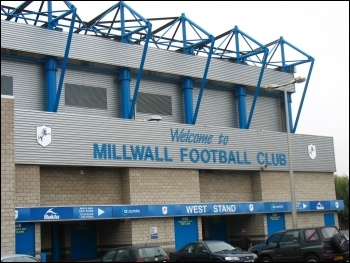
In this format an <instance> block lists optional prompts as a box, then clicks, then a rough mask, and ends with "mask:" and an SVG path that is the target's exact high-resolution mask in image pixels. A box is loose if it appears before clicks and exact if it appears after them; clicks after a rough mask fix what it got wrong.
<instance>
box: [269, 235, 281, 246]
mask: <svg viewBox="0 0 350 263" xmlns="http://www.w3.org/2000/svg"><path fill="white" fill-rule="evenodd" d="M281 238H282V234H281V233H276V234H273V235H272V236H270V237H269V238H268V239H267V242H266V243H267V244H269V245H271V244H277V243H278V242H279V241H280V240H281Z"/></svg>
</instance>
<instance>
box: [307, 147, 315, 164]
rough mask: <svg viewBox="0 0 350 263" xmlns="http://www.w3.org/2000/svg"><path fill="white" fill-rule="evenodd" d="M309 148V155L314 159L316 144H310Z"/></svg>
mask: <svg viewBox="0 0 350 263" xmlns="http://www.w3.org/2000/svg"><path fill="white" fill-rule="evenodd" d="M307 148H308V150H309V156H310V158H311V159H312V160H313V159H315V158H316V146H315V145H312V144H310V145H308V146H307Z"/></svg>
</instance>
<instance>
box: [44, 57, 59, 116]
mask: <svg viewBox="0 0 350 263" xmlns="http://www.w3.org/2000/svg"><path fill="white" fill-rule="evenodd" d="M45 72H46V74H45V78H46V111H47V112H53V111H54V108H55V102H56V72H57V59H56V58H54V57H48V58H46V60H45Z"/></svg>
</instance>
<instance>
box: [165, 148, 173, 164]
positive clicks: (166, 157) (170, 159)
mask: <svg viewBox="0 0 350 263" xmlns="http://www.w3.org/2000/svg"><path fill="white" fill-rule="evenodd" d="M164 158H165V161H166V162H172V161H173V158H170V157H169V156H168V147H164Z"/></svg>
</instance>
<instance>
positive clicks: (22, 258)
mask: <svg viewBox="0 0 350 263" xmlns="http://www.w3.org/2000/svg"><path fill="white" fill-rule="evenodd" d="M1 262H40V260H38V259H37V258H35V257H33V256H31V255H27V254H9V255H1Z"/></svg>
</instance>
